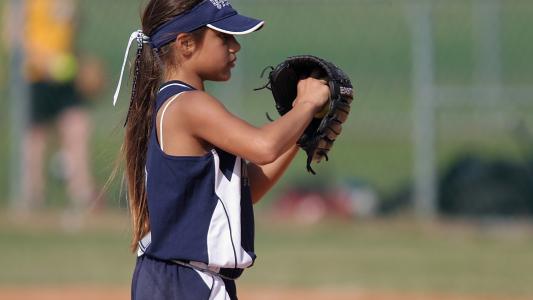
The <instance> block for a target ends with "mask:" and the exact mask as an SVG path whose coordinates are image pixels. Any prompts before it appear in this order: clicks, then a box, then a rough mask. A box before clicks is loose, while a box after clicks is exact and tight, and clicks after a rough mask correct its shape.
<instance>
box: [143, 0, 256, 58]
mask: <svg viewBox="0 0 533 300" xmlns="http://www.w3.org/2000/svg"><path fill="white" fill-rule="evenodd" d="M263 24H264V21H262V20H258V19H254V18H250V17H246V16H243V15H240V14H239V13H238V12H237V11H236V10H235V9H233V8H232V7H231V5H230V4H229V1H228V0H204V1H202V2H201V3H199V4H198V5H196V6H195V7H193V8H192V9H190V10H188V11H186V12H184V13H182V14H179V15H177V16H176V17H174V19H172V20H170V21H168V22H167V23H165V24H163V25H161V26H160V27H158V28H157V29H155V30H154V31H153V32H152V33H151V34H150V41H149V43H150V45H151V46H152V48H154V49H159V48H161V47H163V46H164V45H166V44H168V43H170V42H172V41H174V40H175V39H176V36H177V35H178V34H179V33H187V32H192V31H194V30H196V29H199V28H201V27H203V26H207V27H209V28H211V29H213V30H216V31H219V32H223V33H227V34H235V35H239V34H247V33H250V32H253V31H256V30H258V29H260V28H261V27H262V26H263Z"/></svg>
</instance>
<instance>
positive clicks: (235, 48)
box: [229, 35, 241, 53]
mask: <svg viewBox="0 0 533 300" xmlns="http://www.w3.org/2000/svg"><path fill="white" fill-rule="evenodd" d="M229 49H230V51H231V52H233V53H237V52H239V50H241V44H239V42H237V39H236V38H235V37H234V36H233V35H232V36H231V38H230V45H229Z"/></svg>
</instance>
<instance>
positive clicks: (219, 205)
mask: <svg viewBox="0 0 533 300" xmlns="http://www.w3.org/2000/svg"><path fill="white" fill-rule="evenodd" d="M191 90H194V88H193V87H192V86H190V85H187V84H185V83H183V82H180V81H170V82H167V83H165V84H164V85H162V87H161V89H160V90H159V93H158V95H157V100H156V110H155V111H156V112H157V111H159V109H160V108H161V107H162V106H163V105H164V104H165V103H168V102H169V101H174V100H176V101H179V97H180V94H182V93H184V92H187V91H191ZM165 109H166V106H165ZM163 112H164V111H163ZM155 115H156V114H155V113H154V116H155ZM154 119H155V117H154ZM156 130H157V129H156V126H155V121H154V124H153V126H152V132H151V136H150V140H149V144H148V152H147V158H146V186H147V198H148V211H149V216H150V228H151V232H150V233H149V234H148V235H147V236H146V237H145V238H143V239H142V240H141V241H140V243H139V251H138V255H139V256H140V255H144V254H147V255H149V256H152V257H155V258H157V259H161V260H182V261H194V262H201V263H204V264H206V265H207V266H209V267H214V268H220V269H221V273H222V270H223V269H226V271H229V272H234V271H237V272H238V273H239V272H242V269H244V268H247V267H250V266H251V265H252V264H253V262H254V260H255V257H256V256H255V254H254V216H253V208H252V200H251V195H250V186H249V182H248V177H247V172H246V162H245V161H244V160H243V159H241V158H240V157H237V156H235V155H233V154H230V153H227V152H225V151H223V150H221V149H212V150H211V151H210V152H209V153H207V154H206V155H204V156H171V155H168V154H166V153H164V151H163V149H161V144H162V143H163V141H161V144H160V141H158V138H157V134H156ZM167 138H168V137H167ZM232 269H233V270H232Z"/></svg>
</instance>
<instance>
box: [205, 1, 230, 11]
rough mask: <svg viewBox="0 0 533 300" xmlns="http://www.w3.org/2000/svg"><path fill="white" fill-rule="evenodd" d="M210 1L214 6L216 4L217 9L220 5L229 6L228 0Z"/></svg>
mask: <svg viewBox="0 0 533 300" xmlns="http://www.w3.org/2000/svg"><path fill="white" fill-rule="evenodd" d="M210 1H211V3H213V5H214V6H216V7H217V8H218V9H221V8H222V7H226V6H229V5H230V4H229V0H210Z"/></svg>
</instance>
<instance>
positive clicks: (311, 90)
mask: <svg viewBox="0 0 533 300" xmlns="http://www.w3.org/2000/svg"><path fill="white" fill-rule="evenodd" d="M297 89H298V90H297V95H296V99H295V100H294V102H293V103H292V106H293V107H295V106H297V105H305V104H307V105H312V107H313V109H314V112H315V113H317V112H319V111H320V110H321V109H322V108H323V107H324V105H326V103H327V101H328V99H329V97H330V93H329V86H328V85H327V82H326V81H325V80H320V79H315V78H311V77H309V78H306V79H302V80H300V81H299V82H298V88H297Z"/></svg>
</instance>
